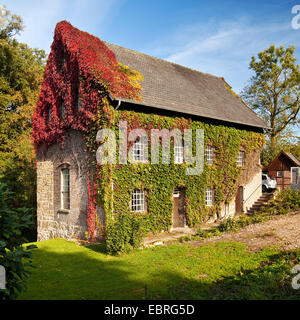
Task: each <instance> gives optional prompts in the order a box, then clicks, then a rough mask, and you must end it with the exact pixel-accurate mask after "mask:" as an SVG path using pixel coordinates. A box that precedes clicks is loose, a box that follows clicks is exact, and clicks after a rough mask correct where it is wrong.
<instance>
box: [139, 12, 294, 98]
mask: <svg viewBox="0 0 300 320" xmlns="http://www.w3.org/2000/svg"><path fill="white" fill-rule="evenodd" d="M299 36H300V32H298V33H297V34H296V32H295V30H292V29H291V27H290V23H289V21H287V22H286V23H279V22H278V23H269V24H267V23H263V24H260V25H252V24H251V22H250V21H249V20H248V19H247V18H245V17H244V18H240V19H239V20H237V21H233V22H232V21H223V22H220V23H216V21H214V20H210V21H209V22H208V23H206V24H205V25H204V24H195V25H191V26H181V27H180V28H179V29H178V30H175V31H174V33H173V34H171V35H170V34H168V36H167V37H166V38H162V39H160V40H159V39H158V40H157V41H156V43H154V44H151V49H148V50H147V49H146V50H144V51H146V52H147V53H148V54H153V55H156V56H159V57H161V58H163V59H166V60H169V61H172V62H175V63H178V64H181V65H185V66H187V67H190V68H194V69H197V70H200V71H202V72H207V73H211V74H214V75H217V76H223V77H225V79H226V80H227V81H228V82H229V83H230V84H231V85H232V87H233V89H234V90H235V91H237V92H239V91H240V89H242V88H243V86H244V85H245V83H246V81H247V80H248V79H249V78H250V70H249V69H248V66H249V62H250V58H251V56H252V55H256V54H257V53H258V52H259V51H262V50H264V49H266V48H267V47H269V46H270V45H271V44H272V43H275V44H276V45H277V46H278V45H284V46H288V45H295V46H296V54H297V55H298V58H300V37H299ZM298 62H299V63H300V59H298Z"/></svg>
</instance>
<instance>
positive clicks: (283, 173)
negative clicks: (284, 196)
mask: <svg viewBox="0 0 300 320" xmlns="http://www.w3.org/2000/svg"><path fill="white" fill-rule="evenodd" d="M263 171H264V172H266V173H268V175H272V176H273V177H274V178H275V179H276V181H277V187H278V188H280V189H281V190H285V189H289V188H291V186H294V185H298V184H300V160H299V159H298V158H297V157H296V156H295V155H293V154H292V153H289V152H285V151H281V152H280V153H279V154H278V155H277V156H276V157H275V159H274V160H273V161H272V162H271V163H270V164H269V165H268V166H266V167H265V168H263Z"/></svg>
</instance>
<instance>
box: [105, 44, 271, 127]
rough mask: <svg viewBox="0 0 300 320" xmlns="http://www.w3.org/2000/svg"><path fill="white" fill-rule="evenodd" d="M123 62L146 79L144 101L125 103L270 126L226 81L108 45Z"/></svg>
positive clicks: (251, 124)
mask: <svg viewBox="0 0 300 320" xmlns="http://www.w3.org/2000/svg"><path fill="white" fill-rule="evenodd" d="M104 43H105V45H106V46H107V47H108V48H109V49H110V50H112V51H113V52H114V54H115V55H116V58H117V60H118V61H120V62H121V63H123V64H125V65H127V66H129V67H130V68H131V69H134V70H137V71H139V72H140V73H141V74H142V75H143V76H144V81H143V83H142V84H141V85H142V87H143V91H142V93H141V96H142V101H140V102H135V101H133V100H129V99H120V100H121V101H125V102H131V103H136V104H139V105H141V106H142V105H145V106H149V107H153V108H159V109H164V110H171V111H175V112H180V113H185V114H190V115H196V116H201V117H205V118H211V119H218V120H222V121H226V122H232V123H236V124H243V125H248V126H252V127H256V128H266V127H267V124H266V123H265V122H264V121H263V120H262V119H261V118H260V117H259V116H258V115H257V114H256V113H255V112H254V111H253V110H252V109H251V108H250V107H248V106H247V105H246V104H245V103H244V102H243V101H241V99H239V98H238V97H236V96H235V95H234V94H232V93H231V92H230V91H229V90H228V89H227V88H226V87H225V81H224V79H222V78H219V77H216V76H213V75H210V74H206V73H202V72H199V71H196V70H193V69H190V68H186V67H183V66H181V65H178V64H175V63H172V62H168V61H165V60H162V59H158V58H155V57H152V56H149V55H146V54H143V53H140V52H137V51H134V50H130V49H126V48H123V47H120V46H117V45H114V44H111V43H108V42H104Z"/></svg>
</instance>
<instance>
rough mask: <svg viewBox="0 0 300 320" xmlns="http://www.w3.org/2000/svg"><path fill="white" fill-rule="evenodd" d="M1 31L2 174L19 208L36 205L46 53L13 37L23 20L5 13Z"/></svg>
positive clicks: (19, 29)
mask: <svg viewBox="0 0 300 320" xmlns="http://www.w3.org/2000/svg"><path fill="white" fill-rule="evenodd" d="M0 17H1V29H0V172H2V174H3V177H2V179H1V180H2V181H5V182H6V183H7V184H8V186H9V188H10V189H11V190H13V191H14V192H15V193H16V196H15V205H16V207H18V206H23V205H26V206H29V207H34V206H35V193H36V192H35V154H34V149H33V146H32V143H31V139H30V136H31V127H32V124H31V118H32V114H33V110H34V108H35V105H36V101H37V98H38V93H39V88H40V85H41V82H42V77H43V73H44V64H45V58H46V54H45V52H44V51H43V50H38V49H31V48H29V47H28V46H27V45H26V44H23V43H19V42H18V41H16V40H15V39H14V38H12V36H13V35H15V34H17V33H18V32H20V31H21V30H22V29H23V23H22V19H21V18H20V17H18V16H16V15H11V14H10V12H9V11H6V13H5V14H4V13H3V7H2V10H1V15H0Z"/></svg>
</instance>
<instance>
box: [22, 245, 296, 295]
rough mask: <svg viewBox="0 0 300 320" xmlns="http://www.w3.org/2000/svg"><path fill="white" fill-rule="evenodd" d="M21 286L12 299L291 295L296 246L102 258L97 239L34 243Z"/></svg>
mask: <svg viewBox="0 0 300 320" xmlns="http://www.w3.org/2000/svg"><path fill="white" fill-rule="evenodd" d="M37 246H38V249H34V250H33V264H34V265H35V268H34V269H32V274H31V276H30V279H29V283H28V290H27V291H26V292H24V293H22V294H21V295H20V296H19V299H299V298H300V290H293V289H292V287H291V281H292V278H293V277H294V276H295V275H293V274H292V273H291V268H292V267H293V266H294V265H296V264H300V250H297V251H293V252H280V251H278V250H276V249H271V248H266V249H263V250H262V251H260V252H258V253H253V252H249V251H247V248H246V246H245V245H244V244H241V243H228V242H227V243H226V242H218V243H212V244H209V245H205V246H203V247H198V248H196V247H193V246H191V245H188V244H184V245H170V246H160V247H153V248H147V249H144V250H136V251H133V252H131V253H129V254H123V255H119V256H110V255H108V254H107V253H106V252H105V248H104V246H103V245H95V246H89V247H84V246H79V245H77V244H75V243H73V242H70V241H66V240H63V239H54V240H47V241H43V242H38V243H37Z"/></svg>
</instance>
